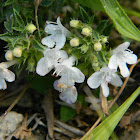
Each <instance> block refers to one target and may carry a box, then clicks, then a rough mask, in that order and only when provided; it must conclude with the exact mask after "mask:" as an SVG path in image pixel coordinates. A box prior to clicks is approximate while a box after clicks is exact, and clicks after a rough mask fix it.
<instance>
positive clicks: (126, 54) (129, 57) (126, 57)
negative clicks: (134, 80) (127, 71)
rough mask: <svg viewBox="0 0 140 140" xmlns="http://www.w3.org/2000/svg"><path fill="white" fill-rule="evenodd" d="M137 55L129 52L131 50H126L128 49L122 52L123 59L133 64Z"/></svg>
mask: <svg viewBox="0 0 140 140" xmlns="http://www.w3.org/2000/svg"><path fill="white" fill-rule="evenodd" d="M137 59H138V57H137V55H135V54H133V53H131V52H128V51H125V52H124V61H125V62H126V63H128V64H135V63H136V62H137Z"/></svg>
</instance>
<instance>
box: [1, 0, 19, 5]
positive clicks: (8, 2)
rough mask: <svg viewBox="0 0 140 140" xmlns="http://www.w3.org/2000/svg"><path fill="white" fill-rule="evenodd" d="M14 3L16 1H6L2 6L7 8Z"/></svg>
mask: <svg viewBox="0 0 140 140" xmlns="http://www.w3.org/2000/svg"><path fill="white" fill-rule="evenodd" d="M15 2H17V1H16V0H7V1H6V2H5V3H4V4H3V6H8V5H11V4H13V3H15Z"/></svg>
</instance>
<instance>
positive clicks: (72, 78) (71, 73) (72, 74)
mask: <svg viewBox="0 0 140 140" xmlns="http://www.w3.org/2000/svg"><path fill="white" fill-rule="evenodd" d="M74 62H75V58H74V57H73V56H71V57H70V58H68V59H66V60H64V61H63V62H62V63H60V64H57V65H56V66H55V71H54V73H53V74H55V73H56V74H57V76H58V75H59V76H61V78H60V81H61V82H62V83H65V84H66V85H68V86H69V87H71V86H73V85H74V83H75V82H76V83H82V82H84V80H85V76H84V74H83V73H82V72H81V71H80V70H79V69H78V68H76V67H72V66H73V65H74Z"/></svg>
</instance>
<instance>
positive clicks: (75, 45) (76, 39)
mask: <svg viewBox="0 0 140 140" xmlns="http://www.w3.org/2000/svg"><path fill="white" fill-rule="evenodd" d="M79 44H80V43H79V39H78V38H73V39H71V40H70V45H71V46H74V47H77V46H79Z"/></svg>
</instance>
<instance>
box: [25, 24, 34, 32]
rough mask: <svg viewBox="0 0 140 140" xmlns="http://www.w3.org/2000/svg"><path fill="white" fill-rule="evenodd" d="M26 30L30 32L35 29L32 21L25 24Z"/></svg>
mask: <svg viewBox="0 0 140 140" xmlns="http://www.w3.org/2000/svg"><path fill="white" fill-rule="evenodd" d="M26 30H27V31H29V32H30V33H33V32H34V31H35V30H36V26H35V25H34V24H32V23H30V24H27V26H26Z"/></svg>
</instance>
